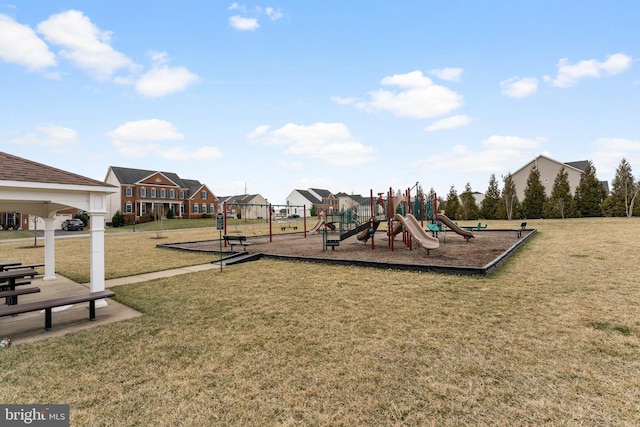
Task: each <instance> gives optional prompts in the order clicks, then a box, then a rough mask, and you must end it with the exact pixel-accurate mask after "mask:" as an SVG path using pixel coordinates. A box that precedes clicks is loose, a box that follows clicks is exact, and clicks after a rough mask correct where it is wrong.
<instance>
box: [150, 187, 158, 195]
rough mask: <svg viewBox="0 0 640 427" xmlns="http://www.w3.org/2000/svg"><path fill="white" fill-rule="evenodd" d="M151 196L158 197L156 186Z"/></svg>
mask: <svg viewBox="0 0 640 427" xmlns="http://www.w3.org/2000/svg"><path fill="white" fill-rule="evenodd" d="M151 197H157V193H156V189H155V188H152V189H151Z"/></svg>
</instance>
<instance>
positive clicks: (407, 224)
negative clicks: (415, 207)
mask: <svg viewBox="0 0 640 427" xmlns="http://www.w3.org/2000/svg"><path fill="white" fill-rule="evenodd" d="M393 218H394V220H396V221H398V222H399V223H400V224H402V226H403V227H404V228H405V230H406V231H407V232H408V233H409V234H410V235H411V237H412V238H413V239H415V240H416V242H418V244H419V245H420V246H422V247H423V248H424V249H426V250H427V251H429V250H430V249H437V248H438V247H439V246H440V241H439V240H438V238H437V237H432V236H429V234H427V232H426V231H425V230H424V229H423V228H422V226H421V225H420V223H419V222H418V220H417V219H416V217H415V216H413V215H412V214H410V213H408V214H407V215H406V216H404V217H403V216H402V215H400V214H395V215H394V217H393Z"/></svg>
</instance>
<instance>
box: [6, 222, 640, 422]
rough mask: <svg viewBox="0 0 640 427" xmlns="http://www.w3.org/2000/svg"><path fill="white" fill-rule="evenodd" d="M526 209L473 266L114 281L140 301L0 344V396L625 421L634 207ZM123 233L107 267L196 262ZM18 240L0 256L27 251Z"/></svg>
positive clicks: (142, 410) (83, 412) (110, 407)
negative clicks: (72, 326) (601, 213)
mask: <svg viewBox="0 0 640 427" xmlns="http://www.w3.org/2000/svg"><path fill="white" fill-rule="evenodd" d="M528 223H529V227H535V228H537V229H538V231H539V233H538V234H537V235H536V236H535V237H534V238H533V239H532V240H531V241H530V242H529V243H528V244H527V245H526V246H525V247H524V248H522V249H521V250H520V251H519V252H518V253H517V254H516V255H515V256H514V257H513V258H511V259H510V260H509V261H508V262H507V263H506V264H505V265H504V266H502V267H501V268H500V270H498V272H496V273H495V274H493V275H492V276H489V277H467V276H449V275H437V274H430V273H412V272H397V271H390V270H371V269H366V268H353V267H332V266H326V265H318V264H304V263H293V262H284V261H269V260H261V261H257V262H252V263H247V264H240V265H237V266H231V267H227V268H225V269H223V271H222V272H220V271H219V270H217V269H213V270H209V271H206V272H200V273H192V274H188V275H183V276H178V277H173V278H168V279H160V280H154V281H149V282H145V283H139V284H134V285H127V286H122V287H117V288H116V289H115V291H116V294H117V296H116V299H117V300H118V301H120V302H123V303H125V304H127V305H130V306H132V307H134V308H135V309H137V310H140V311H142V312H143V313H144V316H142V317H139V318H135V319H131V320H127V321H124V322H120V323H117V324H108V325H103V326H100V327H96V328H92V329H91V330H86V331H82V332H78V333H75V334H70V335H66V336H63V337H59V338H52V339H49V340H44V341H39V342H35V343H29V344H21V345H17V346H14V347H11V348H9V349H5V350H0V367H1V368H2V369H0V401H1V402H5V403H68V404H70V406H71V420H72V425H79V426H133V425H140V426H147V425H157V426H205V425H268V426H270V425H327V426H334V425H358V426H360V425H366V426H376V425H380V426H383V425H384V426H388V425H402V426H405V425H409V426H411V425H416V426H417V425H420V426H422V425H436V426H442V425H466V424H472V425H491V426H493V425H509V426H511V425H540V424H546V425H621V426H622V425H634V424H636V423H637V420H638V416H639V414H640V374H639V373H640V282H639V281H638V279H637V271H638V268H639V267H640V255H639V254H640V239H639V237H638V236H640V233H639V232H640V220H639V219H636V218H633V219H626V218H617V219H611V218H598V219H572V220H538V221H528ZM519 224H520V221H517V224H515V221H514V222H511V223H507V222H489V227H490V228H500V227H503V228H507V227H508V228H515V227H517V226H518V225H519ZM198 233H200V235H203V234H205V235H206V234H211V233H217V232H216V231H215V230H213V231H206V230H205V231H202V230H199V231H198V230H192V231H188V230H184V231H180V232H172V233H166V235H165V236H166V237H165V238H164V239H162V242H163V243H164V242H168V241H179V240H198V239H197V238H195V236H197V235H198ZM132 234H134V233H131V234H125V235H113V236H107V237H106V238H105V245H106V248H107V249H106V250H107V260H106V264H107V265H106V270H107V275H108V276H109V277H118V276H124V275H128V274H132V272H135V271H138V270H145V271H149V269H163V268H170V267H171V266H174V265H179V264H182V265H186V264H189V263H193V264H195V263H199V262H203V258H199V257H203V256H202V255H196V254H190V253H181V252H173V251H169V250H163V249H157V248H155V244H156V243H158V239H153V238H152V236H153V235H152V234H144V233H135V236H133V237H132V236H131V235H132ZM203 238H211V237H201V239H203ZM85 242H86V243H85ZM16 245H18V247H16ZM83 245H87V246H86V248H88V239H72V240H59V241H56V262H57V267H58V268H57V270H58V271H59V272H60V273H61V274H64V275H67V276H70V277H80V278H81V277H83V276H85V275H86V276H87V277H88V263H89V261H88V257H89V256H88V253H87V250H86V248H85V247H84V246H83ZM20 246H22V247H24V246H25V244H24V243H22V244H20V243H4V244H0V260H8V259H15V258H18V259H21V260H22V261H28V259H26V258H27V256H26V255H27V254H31V255H32V256H33V258H34V260H38V259H37V257H38V251H40V252H42V248H40V249H38V248H31V249H20V248H19V247H20ZM115 252H121V254H117V255H116V254H115ZM73 253H78V256H77V258H74V257H73V256H72V255H70V254H73ZM31 255H30V256H31ZM206 258H207V260H211V257H210V256H208V257H206ZM204 262H207V261H204ZM130 264H134V265H130ZM76 270H77V272H76ZM74 272H75V273H74ZM74 274H75V276H74ZM1 335H2V333H1V332H0V336H1Z"/></svg>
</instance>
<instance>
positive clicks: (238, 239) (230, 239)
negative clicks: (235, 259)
mask: <svg viewBox="0 0 640 427" xmlns="http://www.w3.org/2000/svg"><path fill="white" fill-rule="evenodd" d="M223 239H224V241H225V242H226V243H227V244H228V245H229V246H231V250H232V251H233V247H234V246H236V245H240V246H242V250H243V251H245V252H246V251H247V246H249V245H252V244H253V243H251V242H247V236H223Z"/></svg>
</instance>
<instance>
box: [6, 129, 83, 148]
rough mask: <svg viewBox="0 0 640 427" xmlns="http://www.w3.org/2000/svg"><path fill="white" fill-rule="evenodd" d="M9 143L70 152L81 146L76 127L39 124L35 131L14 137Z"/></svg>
mask: <svg viewBox="0 0 640 427" xmlns="http://www.w3.org/2000/svg"><path fill="white" fill-rule="evenodd" d="M9 143H10V144H16V145H22V146H27V147H44V148H47V149H49V151H51V152H54V153H69V152H71V151H72V150H77V149H78V147H79V146H80V143H79V141H78V133H77V132H76V131H75V130H74V129H71V128H68V127H65V126H59V125H42V126H38V127H37V128H36V129H35V131H34V132H29V133H26V134H24V135H22V136H20V137H18V138H14V139H12V140H10V141H9Z"/></svg>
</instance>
